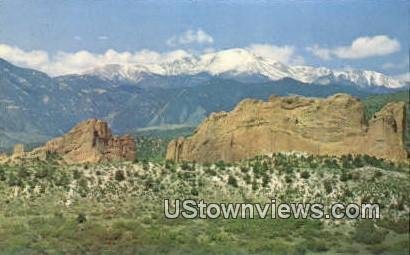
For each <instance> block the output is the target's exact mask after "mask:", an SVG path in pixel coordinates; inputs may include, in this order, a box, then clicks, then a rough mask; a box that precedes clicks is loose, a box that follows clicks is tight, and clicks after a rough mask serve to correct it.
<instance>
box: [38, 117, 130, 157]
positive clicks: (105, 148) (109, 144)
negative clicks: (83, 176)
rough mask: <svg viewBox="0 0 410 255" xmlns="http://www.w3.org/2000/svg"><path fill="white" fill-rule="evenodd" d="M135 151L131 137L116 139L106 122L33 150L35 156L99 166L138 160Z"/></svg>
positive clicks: (95, 122)
mask: <svg viewBox="0 0 410 255" xmlns="http://www.w3.org/2000/svg"><path fill="white" fill-rule="evenodd" d="M135 151H136V145H135V140H134V139H133V138H132V137H131V136H130V135H124V136H113V135H112V132H111V129H110V128H108V125H107V123H106V122H105V121H102V120H97V119H90V120H86V121H83V122H81V123H79V124H77V125H76V126H75V127H74V128H73V129H71V130H70V131H69V132H68V133H67V134H65V135H63V136H61V137H58V138H55V139H53V140H51V141H49V142H47V143H46V144H45V145H44V146H43V147H40V148H37V149H35V150H33V152H32V154H40V153H42V152H46V153H57V154H59V155H61V156H62V157H63V159H64V160H65V161H66V162H67V163H85V162H90V163H95V162H100V161H115V160H134V159H135Z"/></svg>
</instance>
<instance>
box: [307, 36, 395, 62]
mask: <svg viewBox="0 0 410 255" xmlns="http://www.w3.org/2000/svg"><path fill="white" fill-rule="evenodd" d="M306 49H307V50H308V51H310V52H311V53H312V54H313V55H315V56H317V57H319V58H321V59H323V60H329V59H331V58H333V57H336V58H341V59H361V58H369V57H376V56H384V55H388V54H391V53H394V52H397V51H399V50H400V43H399V41H397V40H396V39H394V38H393V39H392V38H389V37H388V36H386V35H377V36H373V37H369V36H364V37H359V38H357V39H355V40H354V41H353V42H352V43H351V44H350V45H349V46H340V47H336V48H323V47H320V46H318V45H314V46H313V47H308V48H306Z"/></svg>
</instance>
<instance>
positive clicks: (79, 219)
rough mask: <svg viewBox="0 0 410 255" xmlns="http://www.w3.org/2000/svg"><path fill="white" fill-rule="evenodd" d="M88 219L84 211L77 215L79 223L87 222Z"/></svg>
mask: <svg viewBox="0 0 410 255" xmlns="http://www.w3.org/2000/svg"><path fill="white" fill-rule="evenodd" d="M86 221H87V217H86V216H85V214H84V213H80V214H78V216H77V223H79V224H82V223H85V222H86Z"/></svg>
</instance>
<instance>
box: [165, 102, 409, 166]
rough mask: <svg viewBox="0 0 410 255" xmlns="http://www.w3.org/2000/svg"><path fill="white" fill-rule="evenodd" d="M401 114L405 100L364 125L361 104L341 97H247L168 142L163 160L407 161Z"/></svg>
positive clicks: (389, 107)
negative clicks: (289, 155)
mask: <svg viewBox="0 0 410 255" xmlns="http://www.w3.org/2000/svg"><path fill="white" fill-rule="evenodd" d="M405 110H406V108H405V103H404V102H394V103H389V104H388V105H386V106H385V107H384V108H383V109H382V110H381V111H380V112H378V113H376V114H375V116H374V118H373V119H371V120H370V121H368V122H366V120H365V119H364V109H363V105H362V103H361V102H360V101H359V100H358V99H356V98H354V97H351V96H349V95H345V94H336V95H334V96H331V97H329V98H326V99H313V98H304V97H275V96H271V97H270V98H269V100H268V101H267V102H264V101H260V100H251V99H246V100H243V101H242V102H240V103H239V104H238V105H237V106H236V108H235V109H234V110H233V111H231V112H229V113H226V112H221V113H213V114H211V115H210V116H209V117H208V118H207V119H206V120H205V121H204V122H203V123H202V124H201V125H200V126H199V127H198V128H197V129H196V131H195V133H194V135H193V136H191V137H189V138H179V139H175V140H173V141H171V142H170V144H169V145H168V150H167V159H170V160H176V161H183V160H186V161H197V162H215V161H218V160H223V161H227V162H232V161H238V160H242V159H246V158H251V157H254V156H256V155H261V154H270V153H274V152H306V153H309V154H313V155H326V154H327V155H342V154H348V153H351V154H368V155H372V156H376V157H379V158H385V159H390V160H395V161H400V160H405V159H406V158H407V152H406V150H405V147H404V133H405V123H406V122H405V116H406V114H405Z"/></svg>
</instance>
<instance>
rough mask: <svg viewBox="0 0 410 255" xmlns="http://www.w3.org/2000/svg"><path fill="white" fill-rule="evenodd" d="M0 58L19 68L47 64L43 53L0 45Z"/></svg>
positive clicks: (46, 56)
mask: <svg viewBox="0 0 410 255" xmlns="http://www.w3.org/2000/svg"><path fill="white" fill-rule="evenodd" d="M0 57H1V58H4V59H7V60H11V61H12V62H13V63H14V64H16V65H21V66H42V65H46V64H47V63H48V62H49V57H48V53H47V52H45V51H41V50H33V51H24V50H22V49H20V48H18V47H15V46H9V45H7V44H0Z"/></svg>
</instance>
